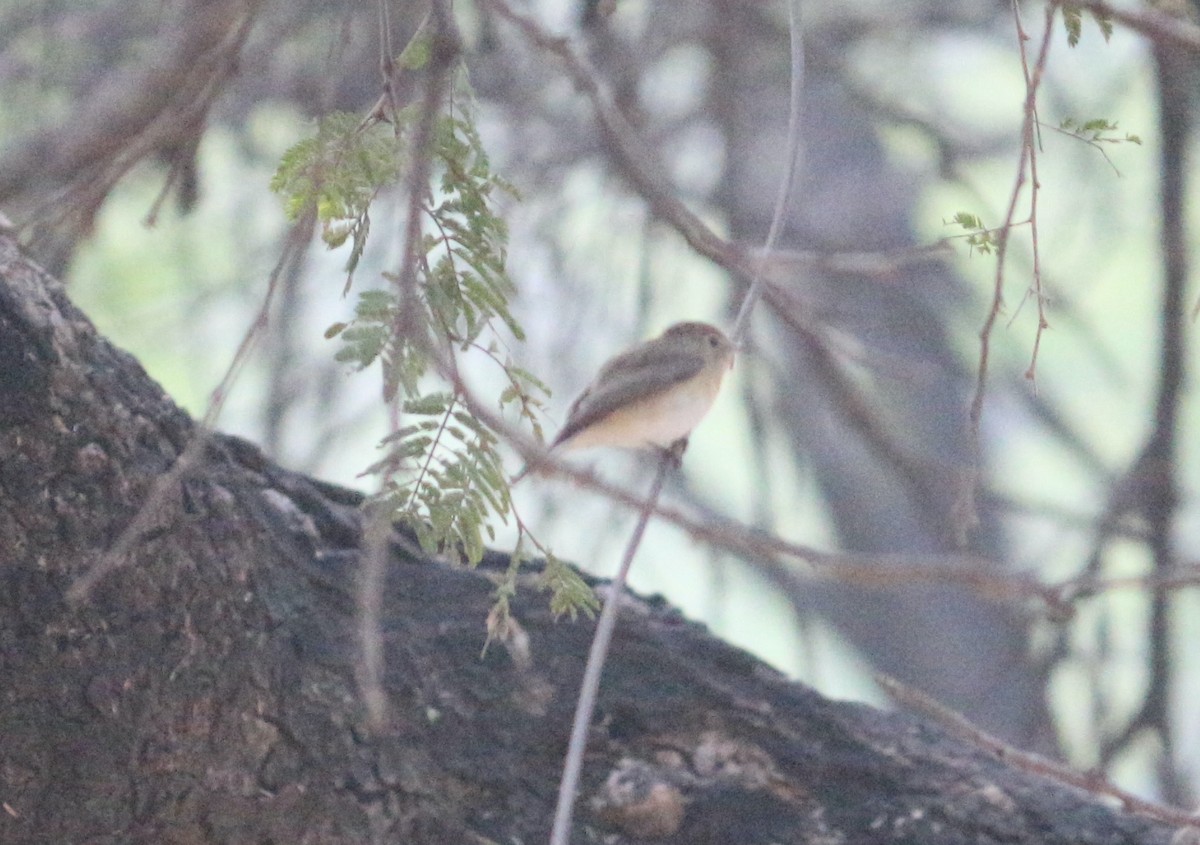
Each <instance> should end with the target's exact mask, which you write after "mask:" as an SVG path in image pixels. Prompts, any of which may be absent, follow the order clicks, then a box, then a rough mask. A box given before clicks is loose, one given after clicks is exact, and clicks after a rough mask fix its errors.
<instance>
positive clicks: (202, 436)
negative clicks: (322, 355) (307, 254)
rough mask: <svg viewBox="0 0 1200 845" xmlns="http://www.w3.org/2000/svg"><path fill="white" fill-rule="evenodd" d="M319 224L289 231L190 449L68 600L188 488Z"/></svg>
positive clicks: (110, 567) (110, 568)
mask: <svg viewBox="0 0 1200 845" xmlns="http://www.w3.org/2000/svg"><path fill="white" fill-rule="evenodd" d="M315 222H316V217H315V215H314V214H313V213H311V212H310V213H307V214H304V215H301V216H300V217H299V218H298V219H297V220H296V222H295V223H294V224H292V227H291V229H289V230H288V233H287V237H286V239H285V241H284V249H283V253H282V254H281V255H280V256H279V261H277V262H276V264H275V267H274V269H272V270H271V275H270V277H269V278H268V280H267V292H266V294H265V295H264V296H263V302H262V305H261V306H260V307H259V309H258V313H257V314H256V315H255V317H254V320H253V321H252V322H251V323H250V327H249V328H248V329H246V332H245V334H244V335H243V336H242V340H241V343H239V344H238V348H237V351H236V352H235V353H234V356H233V360H232V361H230V363H229V367H228V368H227V369H226V370H225V375H224V376H223V377H222V378H221V381H220V383H219V384H218V385H217V387H216V389H214V390H213V392H212V395H211V397H210V398H209V401H208V409H207V410H206V411H205V413H204V418H203V419H202V420H200V423H199V424H198V425H197V426H196V429H195V431H194V433H193V434H192V437H191V439H190V440H189V441H188V444H187V446H185V447H184V449H183V451H182V452H180V454H179V457H178V458H176V459H175V463H174V464H172V465H171V468H170V469H169V470H167V471H166V472H165V473H163V474H162V475H160V476H158V477H157V478H156V479H154V483H153V484H152V485H151V487H150V492H149V493H148V494H147V495H146V499H145V501H144V503H143V504H142V506H141V507H140V508H139V510H138V512H137V513H136V514H135V515H134V517H133V519H132V520H130V522H129V524H128V525H127V526H125V528H124V529H122V531H121V533H120V535H119V536H118V537H117V539H116V540H115V541H114V542H113V544H112V545H111V546H110V547H109V548H108V549H107V550H106V551H105V552H104V553H103V554H102V555H101V556H100V557H99V558H98V559H97V560H96V562H95V563H93V564H92V565H91V566H90V567H89V568H88V569H87V571H86V572H84V573H83V574H82V575H80V576H79V577H78V578H76V579H75V581H74V582H73V583H72V584H71V586H70V587H69V588H68V589H67V600H68V601H70V602H73V603H78V602H82V601H84V600H86V599H87V597H88V596H89V595H90V594H91V591H92V590H93V589H94V588H95V586H96V585H97V584H98V583H100V581H101V580H102V579H103V578H105V577H106V576H108V575H109V574H110V573H112V572H114V571H116V570H117V569H119V568H120V567H122V566H124V565H125V563H126V562H127V561H128V560H129V558H130V556H131V553H132V551H133V547H134V545H135V544H136V543H137V542H138V541H140V540H141V539H142V538H143V537H145V536H146V534H147V533H148V532H149V531H150V530H151V529H152V528H153V527H154V526H155V524H156V523H157V522H158V521H159V520H160V519H162V518H164V517H165V516H166V515H167V513H168V511H169V508H170V503H171V502H172V501H174V496H173V495H172V493H173V491H174V490H175V489H176V488H177V487H178V486H179V484H180V483H182V481H183V480H184V479H185V478H186V477H187V475H188V473H189V472H191V470H192V469H193V468H194V467H195V465H196V464H197V463H198V462H199V460H200V457H201V455H203V454H204V449H205V447H206V446H207V445H208V442H209V440H210V438H211V437H212V433H213V430H214V427H215V426H216V422H217V418H218V417H219V416H220V415H221V409H222V408H224V407H225V400H226V399H227V398H228V396H229V392H230V391H231V390H232V388H233V383H234V381H235V380H236V379H237V376H238V374H239V373H240V372H241V370H242V366H243V365H244V364H245V363H246V360H247V359H248V358H249V356H250V352H251V350H252V349H253V348H254V344H255V342H256V341H257V340H258V338H259V336H260V335H261V334H262V331H263V329H265V328H266V326H267V321H268V319H269V317H270V314H271V305H272V303H273V302H274V300H275V292H276V289H277V288H278V284H279V280H280V279H281V278H282V277H283V275H284V273H285V271H286V270H287V269H288V268H289V267H290V266H291V265H292V264H294V263H295V262H298V261H299V260H300V256H301V255H303V253H304V250H305V248H306V247H307V245H308V241H309V239H310V238H311V237H312V230H313V226H314V224H315Z"/></svg>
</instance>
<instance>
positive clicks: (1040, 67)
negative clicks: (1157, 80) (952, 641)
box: [953, 0, 1056, 545]
mask: <svg viewBox="0 0 1200 845" xmlns="http://www.w3.org/2000/svg"><path fill="white" fill-rule="evenodd" d="M1055 9H1056V7H1055V6H1047V7H1046V23H1045V30H1044V32H1043V33H1042V43H1041V47H1040V49H1039V51H1038V56H1037V61H1036V63H1035V64H1034V66H1033V70H1032V71H1030V70H1029V60H1028V53H1027V51H1026V49H1025V42H1026V41H1028V40H1029V35H1028V34H1027V33H1026V32H1025V28H1024V26H1023V25H1022V24H1021V15H1020V10H1019V9H1018V7H1017V3H1016V0H1013V19H1014V20H1015V22H1016V28H1017V43H1018V45H1019V47H1020V52H1021V66H1022V68H1024V69H1025V102H1024V107H1023V108H1024V113H1025V119H1024V122H1023V125H1022V128H1021V154H1020V156H1019V158H1018V161H1017V176H1016V180H1015V182H1014V184H1013V190H1012V195H1011V196H1010V197H1009V201H1008V210H1007V212H1006V213H1005V216H1004V222H1003V223H1002V224H1001V226H1000V233H999V235H998V236H997V239H996V273H995V281H994V282H993V285H992V301H991V305H990V307H989V308H988V314H987V317H986V318H985V319H984V321H983V328H982V329H980V332H979V366H978V370H977V375H976V381H975V394H974V396H973V397H972V399H971V409H970V413H969V423H970V425H969V436H970V439H971V457H970V461H971V463H970V466H969V467H968V468H967V470H966V471H965V472H964V477H963V479H962V480H961V482H960V483H961V486H960V489H959V494H958V500H957V501H956V502H955V505H954V514H953V519H954V526H955V533H956V534H957V540H958V543H959V545H966V542H967V537H968V536H969V534H970V532H971V531H972V530H973V529H974V528H975V526H976V525H978V524H979V514H978V512H977V509H976V502H975V496H976V490H977V488H978V486H979V475H980V462H981V460H982V446H981V443H980V440H981V432H980V424H981V421H982V419H983V399H984V395H985V394H986V393H987V377H988V362H989V359H990V356H991V338H992V329H993V328H994V327H995V325H996V321H997V320H998V319H999V317H1000V312H1001V310H1002V309H1003V307H1004V270H1005V261H1006V259H1007V257H1008V245H1009V235H1010V234H1011V231H1012V228H1013V226H1014V225H1015V223H1016V216H1017V204H1018V203H1019V202H1020V199H1021V193H1022V191H1023V190H1024V188H1025V183H1026V181H1027V180H1028V179H1029V177H1030V161H1031V160H1032V159H1033V157H1034V156H1036V154H1037V153H1036V147H1035V139H1036V129H1037V92H1038V88H1039V87H1040V86H1041V82H1042V75H1043V74H1044V73H1045V70H1046V59H1047V58H1048V57H1049V53H1050V41H1051V36H1052V35H1053V32H1054V30H1053V26H1052V24H1053V17H1054V11H1055Z"/></svg>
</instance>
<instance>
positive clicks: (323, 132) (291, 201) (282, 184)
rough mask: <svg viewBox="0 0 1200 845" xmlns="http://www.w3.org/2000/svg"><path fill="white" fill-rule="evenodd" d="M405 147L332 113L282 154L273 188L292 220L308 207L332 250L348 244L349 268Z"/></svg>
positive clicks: (349, 117) (346, 116)
mask: <svg viewBox="0 0 1200 845" xmlns="http://www.w3.org/2000/svg"><path fill="white" fill-rule="evenodd" d="M402 153H403V147H402V145H401V143H400V141H399V139H398V137H397V135H395V134H394V133H389V132H384V131H381V130H380V129H379V128H378V127H377V126H376V127H364V126H363V125H362V123H361V121H360V120H359V119H358V118H356V117H355V116H354V115H352V114H348V113H346V112H335V113H333V114H330V115H328V116H326V117H325V118H323V119H322V120H321V121H320V122H319V123H318V125H317V134H316V135H314V136H313V137H311V138H306V139H304V140H302V141H300V142H299V143H298V144H296V145H295V146H293V147H292V148H291V149H290V150H288V151H287V152H286V153H284V155H283V159H282V160H281V161H280V164H279V167H278V169H277V170H276V171H275V176H274V178H272V180H271V190H273V191H275V192H276V193H277V194H279V195H281V196H282V197H283V206H284V211H285V212H286V213H287V215H288V218H289V219H291V220H295V219H297V218H299V217H300V216H301V215H302V214H304V213H307V212H309V211H312V212H315V214H316V218H317V220H318V222H319V223H320V224H321V237H322V239H323V240H324V241H325V244H326V245H327V246H329V247H330V248H331V249H336V248H337V247H340V246H342V245H343V244H344V243H346V241H347V240H350V241H351V242H352V248H351V251H350V259H349V261H348V262H347V265H348V267H349V269H351V270H352V269H353V268H354V266H355V265H356V264H357V263H358V259H359V258H360V257H361V256H362V252H363V249H364V247H365V246H366V241H367V234H368V233H369V232H370V228H371V218H370V215H369V213H368V212H369V210H370V206H371V202H372V201H373V200H374V199H375V197H376V195H377V194H378V193H379V191H380V190H381V189H382V188H384V187H386V186H388V185H392V184H394V183H395V182H396V181H397V180H398V179H399V178H400V170H401V167H402V166H403V162H404V156H403V154H402Z"/></svg>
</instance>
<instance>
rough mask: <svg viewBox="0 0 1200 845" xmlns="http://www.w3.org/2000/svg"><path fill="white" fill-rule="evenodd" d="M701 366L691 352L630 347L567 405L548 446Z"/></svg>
mask: <svg viewBox="0 0 1200 845" xmlns="http://www.w3.org/2000/svg"><path fill="white" fill-rule="evenodd" d="M647 352H650V354H646V353H647ZM703 368H704V358H703V357H702V356H700V355H696V354H695V353H689V352H679V353H672V352H667V353H664V352H663V351H662V350H661V349H650V350H647V349H646V348H645V345H644V344H643V346H637V347H634V348H633V349H630V350H629V351H628V352H626V353H624V354H622V355H619V356H617V357H616V358H614V359H613V360H611V361H609V362H608V363H607V364H605V365H604V367H603V369H601V370H600V375H599V376H597V377H596V380H595V381H594V382H592V384H591V385H590V386H589V387H588V388H587V389H586V390H585V391H583V393H581V394H579V398H577V399H576V400H575V401H574V402H573V403H572V404H571V409H570V410H569V411H568V412H567V421H566V423H565V424H564V425H563V427H562V431H560V432H559V433H558V436H557V437H555V438H554V442H553V443H552V444H551V448H553V447H554V446H557V445H558V444H560V443H562V442H564V441H566V440H568V439H569V438H571V437H573V436H575V435H576V434H578V433H579V432H581V431H583V430H584V429H585V428H587V427H588V426H591V425H594V424H595V423H597V422H599V421H600V420H602V419H604V418H605V417H607V416H608V415H609V414H611V413H612V412H613V411H616V410H618V409H619V408H623V407H625V406H627V405H632V404H633V403H634V402H637V401H639V400H641V399H645V398H646V397H648V396H653V395H655V394H656V393H662V392H663V391H664V390H668V389H669V388H671V387H674V386H675V385H677V384H680V383H681V382H685V381H687V380H688V379H690V378H692V377H694V376H695V375H696V374H697V373H699V372H700V370H701V369H703Z"/></svg>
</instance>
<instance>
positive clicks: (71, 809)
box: [0, 236, 1173, 845]
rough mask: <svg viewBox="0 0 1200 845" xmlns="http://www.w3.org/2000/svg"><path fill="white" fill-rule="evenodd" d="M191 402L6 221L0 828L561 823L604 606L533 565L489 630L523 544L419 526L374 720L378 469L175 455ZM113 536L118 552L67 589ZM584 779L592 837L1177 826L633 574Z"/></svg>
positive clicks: (980, 836)
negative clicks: (562, 779) (74, 591)
mask: <svg viewBox="0 0 1200 845" xmlns="http://www.w3.org/2000/svg"><path fill="white" fill-rule="evenodd" d="M197 432H198V429H197V427H196V426H195V424H194V423H193V422H192V421H191V420H190V419H189V418H188V417H187V416H186V415H185V414H184V413H183V412H182V411H180V410H179V409H178V408H176V407H175V406H174V405H173V404H172V403H171V401H170V400H169V399H168V398H167V397H166V396H165V395H164V394H163V393H162V391H161V390H160V389H159V387H158V386H157V385H155V384H154V383H153V382H152V381H151V380H150V379H149V378H148V377H147V376H146V374H145V372H143V370H142V369H141V368H140V367H139V366H138V364H137V362H136V361H134V360H133V359H132V358H131V357H129V356H128V355H126V354H124V353H122V352H119V351H117V350H115V349H114V348H113V347H112V346H111V345H110V344H108V343H107V342H106V341H105V340H104V339H103V338H102V337H99V336H98V335H97V333H96V331H95V329H94V328H93V327H92V326H91V325H90V323H88V321H87V320H86V318H85V317H84V316H83V315H82V314H80V313H79V312H78V311H77V310H76V309H75V308H74V307H73V306H72V305H71V304H70V303H69V302H68V300H67V298H66V295H65V293H64V291H63V289H62V287H61V286H60V285H59V284H58V283H57V282H56V281H54V280H53V279H51V278H49V277H48V276H46V275H45V274H44V273H43V272H42V271H40V270H39V269H38V268H36V267H35V266H33V265H32V264H30V263H29V262H28V261H27V260H25V259H24V258H23V257H22V256H21V255H20V253H19V252H18V250H17V248H16V247H15V245H14V244H13V243H12V242H11V241H9V240H7V239H6V238H3V237H2V236H0V550H2V557H0V566H2V569H0V571H2V573H3V578H4V590H3V592H2V594H0V595H2V597H0V601H2V602H3V610H2V611H0V667H2V669H3V675H2V677H3V679H4V686H3V697H2V698H0V738H2V739H0V802H2V805H0V809H2V810H3V812H0V842H4V843H12V844H13V845H17V844H18V843H39V845H41V844H42V843H56V845H71V844H72V843H201V842H203V843H210V842H211V843H279V844H280V845H284V844H285V843H286V845H291V843H366V842H387V843H392V842H403V843H415V844H416V845H423V843H429V844H430V845H443V843H445V844H446V845H451V844H452V843H512V842H522V843H535V842H539V841H544V839H545V838H546V835H547V832H548V830H549V826H550V816H551V812H552V807H553V802H554V798H555V789H556V783H557V778H558V775H559V772H560V769H561V760H562V755H563V751H564V749H565V746H566V739H567V735H568V731H569V721H570V718H571V714H572V709H573V704H574V696H575V693H576V689H577V687H578V683H579V678H580V674H581V672H582V667H583V661H584V656H585V654H586V652H587V646H588V641H589V638H590V636H591V632H592V625H591V624H590V623H587V622H583V621H581V622H575V623H571V622H564V621H560V622H557V623H556V622H555V621H554V620H553V619H552V617H551V615H550V613H549V612H548V610H547V608H546V607H545V601H544V597H542V596H541V595H539V594H537V593H536V592H535V591H533V590H524V591H522V593H521V594H520V595H519V596H518V597H517V599H516V600H515V601H514V604H513V608H514V612H515V616H516V618H517V619H518V620H519V622H520V625H521V628H522V631H523V636H520V637H517V638H515V639H514V640H513V643H512V644H510V646H509V647H507V648H505V647H500V646H493V647H492V648H491V649H489V650H488V651H487V652H486V653H481V649H482V646H483V641H484V624H485V618H486V615H487V610H488V607H489V604H490V601H491V591H492V589H493V584H494V580H493V579H494V577H495V575H496V573H497V572H498V571H499V570H501V569H502V568H503V567H505V566H506V565H507V558H506V556H505V555H504V554H502V553H496V554H494V555H490V556H489V557H488V559H487V560H485V562H484V564H483V565H482V566H481V567H480V568H479V569H478V570H477V571H468V570H464V569H459V568H455V567H452V566H448V565H445V564H442V563H439V562H437V561H433V560H428V559H424V558H422V557H420V556H418V555H414V554H412V552H411V551H410V549H411V544H409V543H407V542H406V541H405V539H404V537H403V536H401V535H400V534H399V533H397V534H396V535H395V536H394V539H393V542H392V544H391V548H390V565H389V573H388V584H387V595H386V597H385V601H384V607H385V609H386V617H385V623H384V635H385V642H386V649H387V651H386V658H387V675H386V685H387V692H388V695H389V697H390V705H391V721H390V724H389V725H388V727H387V728H386V729H385V730H383V731H376V732H372V731H371V730H370V729H368V727H367V720H366V718H365V713H364V709H363V707H362V705H361V703H360V701H359V696H358V685H357V681H356V663H357V642H358V640H357V621H356V601H355V576H356V571H357V564H358V562H359V560H360V557H361V542H362V532H361V521H360V515H359V509H358V504H359V502H360V498H361V497H360V496H359V494H357V493H354V492H351V491H348V490H344V489H341V488H336V487H333V486H331V485H327V484H323V483H321V482H319V481H316V480H313V479H310V478H306V477H303V476H300V475H297V474H294V473H290V472H288V471H286V470H283V469H281V468H279V467H277V466H275V465H273V464H272V463H271V462H270V461H268V460H266V459H265V458H264V456H263V455H262V454H261V453H260V452H259V451H258V450H257V449H256V448H255V447H254V446H252V445H250V444H248V443H245V442H243V441H239V440H236V439H234V438H230V437H225V436H221V435H212V436H211V437H210V438H208V440H207V443H206V444H205V446H204V448H203V450H202V451H201V453H200V455H199V457H198V459H197V460H196V462H195V463H194V464H193V465H192V466H191V468H190V469H189V470H188V471H187V472H186V473H182V474H180V476H179V478H177V479H176V480H175V481H173V482H171V483H164V481H163V480H162V479H163V478H164V473H166V472H167V471H168V469H170V468H171V467H172V465H173V464H174V463H175V461H176V459H177V458H178V457H179V455H180V454H181V452H182V450H183V449H184V448H185V447H186V446H187V444H188V443H189V441H190V440H191V439H192V438H194V437H196V436H197ZM139 513H140V514H141V516H140V517H139V516H138V515H139ZM135 520H136V522H135ZM131 524H135V525H136V526H139V527H138V531H137V534H136V535H135V536H133V537H132V539H133V540H134V542H133V543H132V544H131V545H130V544H128V539H129V538H128V537H126V538H125V539H122V537H123V535H127V533H128V532H126V529H127V527H128V526H130V525H131ZM114 544H117V551H118V552H119V551H121V548H122V545H129V549H130V551H129V553H128V554H127V555H126V556H125V557H126V558H127V559H126V560H124V561H123V565H121V566H120V567H119V568H117V569H116V570H115V571H113V572H111V573H110V574H108V575H107V576H105V577H104V578H102V579H100V580H99V582H98V583H97V585H96V586H95V588H94V589H92V590H91V591H90V592H89V593H88V594H87V595H86V596H85V597H84V598H83V600H82V601H80V602H78V603H75V604H72V603H71V602H69V601H68V600H67V591H68V589H69V587H70V586H71V585H72V584H73V583H76V579H78V578H79V577H80V576H81V575H83V574H84V573H85V572H87V571H89V569H90V568H91V567H93V566H95V565H96V564H97V562H98V561H102V560H107V559H108V558H107V557H106V556H105V552H106V550H111V549H113V548H114ZM581 805H582V806H581V809H580V812H579V813H578V814H577V818H578V819H579V823H578V824H577V826H576V831H575V837H574V840H573V841H574V842H576V843H584V842H600V841H605V842H615V843H619V842H635V841H644V840H656V841H662V842H670V843H690V845H705V844H706V843H714V845H715V843H733V842H736V843H764V844H765V843H769V842H779V843H801V842H804V843H808V842H830V843H833V842H850V843H858V842H911V843H921V845H939V843H967V842H970V843H988V842H1006V843H1022V842H1028V843H1034V842H1036V843H1068V842H1070V843H1134V842H1137V843H1166V842H1168V841H1169V840H1170V837H1171V834H1172V832H1173V830H1172V829H1171V828H1170V827H1168V826H1166V825H1164V824H1161V823H1159V822H1155V821H1152V820H1149V819H1147V818H1143V817H1140V816H1137V815H1133V814H1130V813H1125V812H1121V811H1118V810H1114V809H1112V808H1111V807H1109V806H1107V805H1106V804H1105V803H1103V802H1102V801H1100V800H1099V799H1097V798H1095V797H1093V796H1091V795H1089V794H1087V793H1085V792H1083V791H1080V790H1076V789H1072V788H1069V787H1066V786H1063V785H1060V784H1058V783H1057V782H1055V781H1051V780H1047V779H1045V778H1042V777H1039V776H1036V775H1033V774H1030V773H1028V772H1026V771H1024V770H1021V769H1019V768H1015V767H1013V766H1011V765H1010V764H1009V763H1007V762H1005V761H1004V760H1002V759H999V758H997V757H995V756H993V755H991V754H990V753H988V752H986V751H985V750H982V749H980V748H977V747H975V746H973V745H969V744H965V743H964V742H962V741H960V740H957V739H955V738H953V737H950V736H948V735H947V733H946V732H945V731H944V730H942V729H940V728H938V727H936V726H933V725H930V724H926V723H924V722H922V721H920V720H918V719H916V718H912V717H908V716H904V715H897V714H887V713H882V712H879V711H877V710H874V709H872V708H868V707H864V706H860V705H855V704H847V703H838V702H831V701H828V700H826V699H823V698H822V697H821V696H819V695H817V694H816V693H815V692H813V691H811V690H808V689H806V688H804V687H802V686H799V685H797V684H793V683H789V682H787V681H786V680H785V679H783V678H782V677H780V676H779V675H778V674H777V673H776V672H774V671H772V670H771V669H769V668H767V667H766V666H764V665H763V664H761V663H760V662H759V661H757V660H755V659H754V658H752V657H750V656H748V655H746V654H744V653H742V652H740V651H738V650H736V649H733V648H731V647H729V646H727V645H725V644H723V643H721V642H719V641H717V640H715V639H713V638H712V637H711V636H709V635H708V633H707V632H706V631H704V630H703V629H702V628H700V627H699V626H697V625H694V624H691V623H688V622H686V621H684V620H683V619H681V618H680V617H679V615H678V613H677V612H675V611H673V610H672V609H671V608H670V607H667V606H665V605H663V604H662V603H661V602H655V601H638V600H636V599H633V598H631V599H630V600H629V603H628V605H627V610H626V612H625V613H624V614H623V615H622V618H621V620H620V625H619V627H618V633H617V637H616V641H615V643H614V646H613V652H612V656H611V658H610V663H609V666H608V670H607V672H606V675H605V682H604V687H603V690H602V692H601V696H600V711H599V714H598V719H597V722H596V724H595V726H594V729H593V735H592V738H591V744H590V751H589V756H588V758H587V764H586V767H585V772H584V788H583V795H582V797H581ZM639 837H640V838H639Z"/></svg>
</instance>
